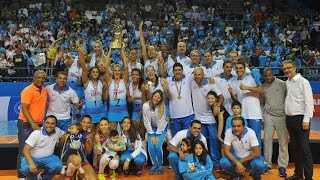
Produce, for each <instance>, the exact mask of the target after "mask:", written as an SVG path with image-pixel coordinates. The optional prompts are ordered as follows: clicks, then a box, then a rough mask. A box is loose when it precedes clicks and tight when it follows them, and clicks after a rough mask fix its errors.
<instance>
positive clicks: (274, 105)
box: [262, 68, 289, 177]
mask: <svg viewBox="0 0 320 180" xmlns="http://www.w3.org/2000/svg"><path fill="white" fill-rule="evenodd" d="M263 75H264V79H265V83H263V85H262V87H263V89H264V93H263V95H264V98H263V99H264V103H263V104H264V110H265V112H264V139H263V142H264V146H263V148H264V151H263V153H264V158H265V164H266V165H267V166H268V167H269V169H271V166H272V145H273V134H274V132H275V131H277V134H278V140H279V155H278V170H279V175H280V177H286V176H287V174H286V169H287V166H288V162H289V154H288V142H289V134H288V130H287V126H286V113H285V111H284V102H285V98H286V94H287V87H286V82H284V81H282V80H280V79H278V78H276V77H275V76H274V75H273V72H272V69H271V68H265V69H264V71H263Z"/></svg>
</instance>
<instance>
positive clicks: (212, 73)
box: [17, 24, 313, 180]
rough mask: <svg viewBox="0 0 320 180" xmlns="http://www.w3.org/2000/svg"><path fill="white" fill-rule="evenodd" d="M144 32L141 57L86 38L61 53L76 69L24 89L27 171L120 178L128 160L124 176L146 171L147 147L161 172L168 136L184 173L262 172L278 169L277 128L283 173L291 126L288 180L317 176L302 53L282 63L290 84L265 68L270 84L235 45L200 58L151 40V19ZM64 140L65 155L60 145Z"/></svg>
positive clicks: (21, 133)
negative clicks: (218, 56)
mask: <svg viewBox="0 0 320 180" xmlns="http://www.w3.org/2000/svg"><path fill="white" fill-rule="evenodd" d="M139 30H140V31H139V32H140V43H141V57H142V59H141V61H140V59H139V50H138V49H131V50H130V51H125V48H124V47H122V48H121V49H120V55H119V59H120V60H121V61H119V62H116V61H114V60H113V56H114V54H113V53H112V52H113V51H114V49H112V48H110V49H109V51H108V52H107V53H106V54H105V53H104V52H103V50H102V43H101V42H100V41H96V42H95V43H94V50H95V53H92V54H87V53H86V51H85V50H83V49H82V48H81V46H79V47H78V52H77V53H73V54H67V53H66V55H65V56H61V57H64V58H65V64H67V65H68V66H69V70H68V73H65V72H64V71H61V72H58V73H57V74H56V83H54V84H51V85H48V86H46V87H43V85H44V82H45V79H46V73H45V72H44V71H42V70H38V71H36V72H35V74H34V81H33V83H32V84H31V85H30V86H28V87H26V88H25V89H24V90H23V91H22V93H21V111H20V115H19V121H18V138H19V155H18V164H17V170H18V176H19V178H25V177H29V176H35V177H36V176H37V175H38V176H42V178H43V179H52V178H56V179H59V178H66V179H69V178H71V177H72V176H73V175H74V174H75V172H76V174H77V176H79V177H82V178H83V179H99V180H102V179H105V178H106V171H107V170H109V172H110V178H111V179H115V177H116V173H115V170H116V169H118V168H119V166H120V167H121V169H122V170H123V172H124V174H125V175H128V174H129V172H130V171H131V170H133V171H134V173H135V174H136V175H138V176H141V175H142V170H143V166H144V164H146V162H147V157H148V156H147V152H148V154H149V157H150V159H151V163H152V166H151V168H150V170H149V173H150V174H155V173H159V174H162V173H164V168H163V158H164V157H163V149H162V145H163V143H164V141H166V142H167V150H168V151H170V153H169V156H168V160H169V164H170V166H172V169H173V170H174V172H175V177H176V179H177V180H178V179H192V178H193V177H197V179H198V177H199V178H200V177H201V179H215V178H214V176H213V175H212V170H213V169H215V170H221V169H223V170H225V171H227V172H228V173H229V174H230V175H231V176H232V178H235V179H239V178H241V176H243V175H244V173H245V170H246V169H250V170H251V173H252V176H253V178H254V179H255V180H257V179H261V174H262V173H267V172H268V171H269V170H270V169H271V165H272V162H271V157H272V141H273V134H274V132H275V131H277V133H278V138H279V158H278V170H279V175H280V176H281V177H286V176H287V174H286V168H287V165H288V161H289V157H288V138H289V134H290V139H291V141H292V142H293V144H294V147H295V152H297V153H296V157H295V158H296V160H295V167H296V169H295V174H294V176H291V177H287V179H291V180H294V179H302V178H303V176H304V178H305V179H307V180H309V179H312V174H313V171H312V164H313V162H312V155H311V150H310V146H309V136H308V135H309V129H310V120H311V118H312V116H313V98H312V91H311V86H310V83H309V82H308V81H307V80H306V79H305V78H303V77H302V76H301V75H300V74H299V73H297V71H296V67H295V63H294V62H293V61H290V60H288V61H284V62H282V69H283V71H284V73H285V74H286V75H287V76H288V80H287V81H286V82H284V81H282V80H280V79H278V78H276V77H275V76H274V75H273V72H272V69H270V68H266V69H264V72H263V74H264V79H265V82H264V83H263V84H261V82H260V80H259V79H258V78H256V77H255V76H252V74H253V73H252V72H251V71H250V69H249V68H248V67H247V65H246V64H244V63H243V62H240V61H239V58H238V53H237V52H236V51H231V52H230V53H229V60H226V61H223V60H213V59H212V53H211V52H205V53H204V60H203V62H201V61H200V59H201V53H200V52H199V51H197V50H193V51H192V52H191V53H190V57H188V56H186V55H185V51H186V45H185V43H184V42H178V43H177V50H176V52H171V53H169V51H168V46H167V45H166V44H161V46H160V47H154V46H148V47H147V46H146V43H145V41H144V37H143V35H142V24H141V25H140V28H139ZM158 48H159V50H160V51H158V52H157V49H158ZM67 82H68V85H67ZM261 105H263V106H261ZM262 107H264V108H262ZM45 112H46V118H44V115H45ZM43 119H45V120H43ZM263 120H264V149H263V152H264V153H263V156H262V146H261V141H262V140H261V129H262V123H263ZM41 126H42V127H41ZM288 132H289V133H288ZM57 142H59V145H60V151H61V156H60V157H57V156H55V155H54V153H53V152H54V148H55V145H56V143H57ZM301 152H303V153H301ZM91 154H93V164H90V163H89V161H88V155H91ZM107 166H108V167H109V168H106V167H107ZM95 171H96V172H97V173H98V176H97V175H96V174H95Z"/></svg>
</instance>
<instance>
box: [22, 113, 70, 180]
mask: <svg viewBox="0 0 320 180" xmlns="http://www.w3.org/2000/svg"><path fill="white" fill-rule="evenodd" d="M56 125H57V118H56V117H55V116H53V115H50V116H47V117H46V119H45V121H44V127H42V128H41V129H40V130H34V131H33V132H32V133H31V134H30V136H29V137H28V139H27V140H26V145H25V147H24V149H23V155H24V157H22V158H21V169H20V170H21V172H22V173H23V174H24V175H25V176H26V177H30V178H31V179H38V178H37V174H39V173H41V172H40V169H41V170H43V172H42V173H41V174H39V176H41V178H42V179H44V180H49V179H50V180H51V179H57V178H59V176H60V177H61V175H57V174H58V173H60V171H61V169H62V162H61V160H60V158H59V157H58V156H56V155H54V154H53V153H54V148H55V145H56V144H57V143H58V142H59V139H60V138H61V137H62V136H63V135H64V131H62V130H61V129H59V128H58V127H56Z"/></svg>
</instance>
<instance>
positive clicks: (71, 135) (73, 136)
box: [61, 123, 85, 179]
mask: <svg viewBox="0 0 320 180" xmlns="http://www.w3.org/2000/svg"><path fill="white" fill-rule="evenodd" d="M84 140H85V137H84V136H83V135H82V134H80V124H77V123H75V124H71V125H70V127H69V128H68V134H67V137H66V139H65V143H64V145H63V148H62V152H61V160H62V162H67V161H68V158H69V157H70V155H72V154H76V155H79V156H80V157H81V159H82V160H83V159H84V152H83V148H82V147H83V146H82V144H83V142H84ZM66 167H67V171H65V168H66ZM75 170H79V173H80V174H83V173H84V170H83V169H82V167H81V165H79V166H75V165H73V164H72V163H71V162H70V163H69V164H68V165H67V166H63V168H62V170H61V174H65V175H66V178H65V179H70V176H72V175H73V173H74V171H75Z"/></svg>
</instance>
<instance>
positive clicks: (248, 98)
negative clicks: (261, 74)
mask: <svg viewBox="0 0 320 180" xmlns="http://www.w3.org/2000/svg"><path fill="white" fill-rule="evenodd" d="M240 83H242V84H243V85H246V86H251V87H256V86H257V84H256V81H255V80H254V79H253V77H252V76H251V75H250V74H245V75H243V77H242V79H237V81H235V82H234V83H233V86H232V88H233V90H234V91H235V93H236V94H237V98H238V101H239V102H240V103H241V105H242V110H241V115H242V116H243V117H244V118H246V119H262V112H261V107H260V100H259V94H257V93H253V92H251V91H249V90H241V89H240V87H239V86H240Z"/></svg>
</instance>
